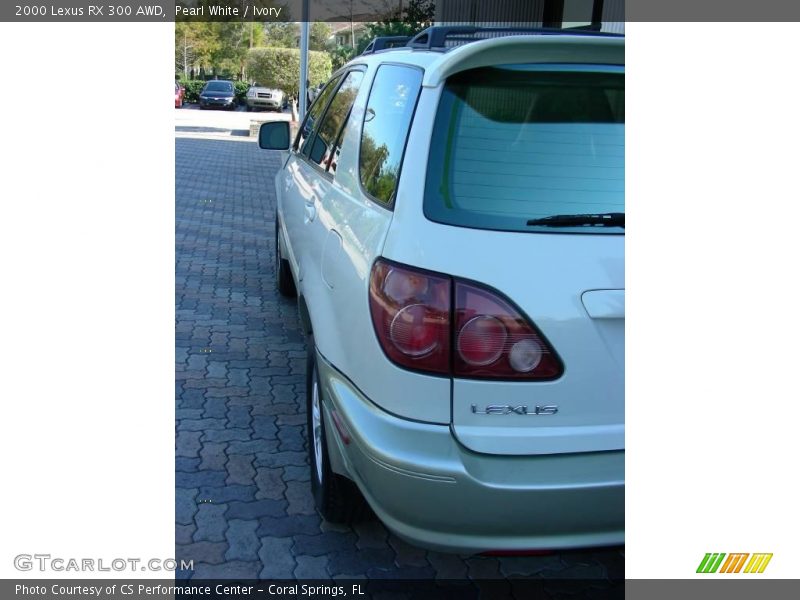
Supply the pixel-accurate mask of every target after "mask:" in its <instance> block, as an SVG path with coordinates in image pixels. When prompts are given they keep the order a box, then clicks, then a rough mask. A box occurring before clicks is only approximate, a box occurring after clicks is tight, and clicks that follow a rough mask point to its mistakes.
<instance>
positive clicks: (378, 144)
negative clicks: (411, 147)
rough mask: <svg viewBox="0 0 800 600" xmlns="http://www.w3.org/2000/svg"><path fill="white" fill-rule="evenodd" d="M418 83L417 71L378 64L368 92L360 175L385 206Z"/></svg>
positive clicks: (389, 199)
mask: <svg viewBox="0 0 800 600" xmlns="http://www.w3.org/2000/svg"><path fill="white" fill-rule="evenodd" d="M421 84H422V71H421V70H419V69H416V68H413V67H404V66H399V65H381V66H380V67H379V68H378V72H377V74H376V75H375V80H374V81H373V83H372V89H371V90H370V95H369V101H368V103H367V110H366V113H365V115H364V129H363V131H362V134H361V153H360V157H359V172H360V176H361V185H363V186H364V189H365V190H366V191H367V192H368V193H369V195H370V196H372V197H373V198H375V199H376V200H378V201H379V202H380V203H381V204H384V205H387V206H388V205H391V204H392V202H393V200H394V193H395V190H396V188H397V180H398V179H399V177H400V165H401V164H402V162H403V152H404V150H405V145H406V139H407V138H408V130H409V127H410V125H411V117H412V116H413V115H414V108H415V106H416V104H417V97H418V96H419V90H420V85H421Z"/></svg>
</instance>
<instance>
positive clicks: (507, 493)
mask: <svg viewBox="0 0 800 600" xmlns="http://www.w3.org/2000/svg"><path fill="white" fill-rule="evenodd" d="M318 365H319V372H320V379H321V382H322V386H323V393H324V398H325V418H326V430H327V431H328V432H330V434H329V435H328V443H329V451H330V453H331V460H332V463H333V465H334V469H335V470H337V471H340V472H342V473H343V474H346V475H348V476H349V477H351V478H352V479H353V480H354V481H355V482H356V483H357V484H358V486H359V488H360V489H361V491H362V493H363V494H364V496H365V497H366V499H367V501H368V502H369V504H370V505H371V507H372V508H373V510H374V511H375V512H376V514H377V515H378V516H379V517H380V518H381V520H382V521H383V522H384V523H385V524H386V525H387V526H388V527H389V528H390V529H391V530H393V531H394V532H395V533H396V534H397V535H398V536H400V537H402V538H405V539H407V540H408V541H410V542H413V543H416V544H419V545H422V546H426V547H429V548H432V549H436V550H442V551H450V552H462V553H472V552H485V551H492V550H534V549H557V548H570V547H588V546H606V545H616V544H622V543H624V535H625V532H624V523H625V519H624V506H625V504H624V501H625V484H624V452H622V451H619V452H597V453H586V454H560V455H545V456H524V457H520V456H496V455H486V454H477V453H475V452H471V451H469V450H467V449H465V448H464V447H462V446H461V445H459V444H458V442H457V441H456V440H455V439H454V438H453V436H452V434H451V432H450V429H449V427H447V426H444V425H432V424H427V423H417V422H413V421H408V420H405V419H400V418H398V417H395V416H392V415H390V414H388V413H386V412H385V411H383V410H381V409H379V408H377V407H376V406H375V405H374V404H372V403H371V402H370V401H369V400H368V399H367V398H365V397H364V396H363V395H362V394H361V393H360V391H359V390H358V389H357V388H355V387H354V386H353V385H352V384H351V383H350V382H349V381H348V380H347V379H345V378H344V377H343V376H342V375H341V374H340V373H339V372H338V371H336V369H335V368H334V367H332V366H331V365H330V364H329V363H327V362H326V361H325V360H324V358H322V357H321V356H318ZM334 412H335V416H334Z"/></svg>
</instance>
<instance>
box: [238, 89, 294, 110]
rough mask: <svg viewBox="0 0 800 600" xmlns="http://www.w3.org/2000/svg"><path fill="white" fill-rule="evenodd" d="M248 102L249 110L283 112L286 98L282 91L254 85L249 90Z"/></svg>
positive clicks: (246, 97)
mask: <svg viewBox="0 0 800 600" xmlns="http://www.w3.org/2000/svg"><path fill="white" fill-rule="evenodd" d="M245 101H246V102H247V110H248V111H250V110H257V109H262V108H263V109H267V110H281V109H282V108H283V107H284V106H285V105H286V101H285V96H284V93H283V92H282V91H281V90H277V89H274V88H268V87H264V86H262V85H258V84H257V83H254V84H253V85H251V86H250V89H249V90H247V95H246V96H245Z"/></svg>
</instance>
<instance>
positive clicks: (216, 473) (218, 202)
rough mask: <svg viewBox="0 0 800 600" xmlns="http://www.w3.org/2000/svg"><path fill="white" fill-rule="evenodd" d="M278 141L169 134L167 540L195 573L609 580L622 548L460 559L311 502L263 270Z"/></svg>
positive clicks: (300, 375)
mask: <svg viewBox="0 0 800 600" xmlns="http://www.w3.org/2000/svg"><path fill="white" fill-rule="evenodd" d="M278 167H279V157H278V156H277V154H276V153H270V152H265V151H261V150H259V149H258V146H257V144H255V143H253V142H252V141H250V140H247V139H245V138H241V137H239V138H233V137H227V138H226V137H225V136H216V137H214V136H209V137H208V138H201V137H197V136H191V137H189V136H183V135H180V134H176V140H175V168H176V173H175V200H176V208H175V211H176V214H175V217H176V232H175V240H176V257H175V258H176V271H175V284H176V289H175V304H176V326H175V340H176V341H175V346H176V347H175V363H176V364H175V368H176V379H175V400H176V410H175V416H176V444H175V485H176V490H175V543H176V558H177V559H178V560H180V559H184V560H193V561H194V571H193V572H186V573H180V574H179V576H181V577H192V578H268V579H277V578H329V577H337V578H338V577H342V578H420V579H428V578H441V579H451V578H470V579H481V578H503V577H530V576H533V577H556V578H586V579H594V578H601V579H603V578H619V577H622V576H623V575H624V573H623V563H624V548H611V549H595V550H587V551H579V552H575V551H571V552H562V553H557V554H551V555H545V556H526V557H468V556H456V555H448V554H440V553H436V552H430V551H427V550H424V549H420V548H416V547H413V546H411V545H409V544H407V543H405V542H403V541H401V540H399V539H398V538H396V537H395V536H394V535H392V534H390V533H389V532H388V531H387V530H386V528H385V527H384V526H383V525H382V524H381V523H380V521H378V520H376V519H374V518H373V519H372V520H367V521H365V522H362V523H359V524H357V525H355V526H353V527H348V526H342V525H335V524H331V523H327V522H325V521H324V520H322V519H321V518H320V516H319V515H318V514H317V513H316V511H315V510H314V506H313V501H312V498H311V494H310V487H309V467H308V462H307V456H306V445H307V440H306V434H305V418H306V417H305V357H306V348H305V340H304V336H303V334H302V332H301V330H300V327H299V322H298V315H297V309H296V304H295V302H294V301H292V300H286V299H283V298H281V297H280V296H279V295H278V293H277V290H276V289H275V283H274V266H273V265H274V211H275V192H274V185H273V179H274V175H275V172H276V170H277V168H278Z"/></svg>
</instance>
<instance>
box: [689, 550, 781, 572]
mask: <svg viewBox="0 0 800 600" xmlns="http://www.w3.org/2000/svg"><path fill="white" fill-rule="evenodd" d="M726 556H727V558H726ZM748 557H750V560H749V561H748V560H747V558H748ZM770 560H772V553H762V554H749V553H747V552H738V553H734V554H727V555H726V554H725V553H724V552H713V553H712V552H708V553H706V555H705V556H704V557H703V560H701V561H700V564H699V565H698V567H697V572H698V573H716V572H717V571H719V572H720V573H741V572H744V573H763V572H764V569H766V568H767V565H768V564H769V561H770ZM723 561H724V562H723ZM742 568H744V571H742Z"/></svg>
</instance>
